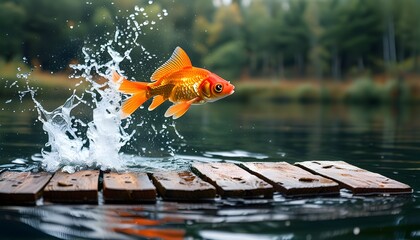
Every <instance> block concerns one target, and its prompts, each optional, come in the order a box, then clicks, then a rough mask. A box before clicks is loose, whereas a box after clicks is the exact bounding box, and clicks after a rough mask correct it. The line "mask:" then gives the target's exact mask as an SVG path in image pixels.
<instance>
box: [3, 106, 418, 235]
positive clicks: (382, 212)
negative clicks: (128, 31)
mask: <svg viewBox="0 0 420 240" xmlns="http://www.w3.org/2000/svg"><path fill="white" fill-rule="evenodd" d="M0 101H1V102H5V101H6V100H4V101H3V100H0ZM31 104H33V103H32V102H31V101H28V102H23V103H19V102H18V101H13V102H11V103H7V104H4V106H6V108H5V110H3V111H0V153H1V155H0V167H1V169H3V170H6V169H10V170H17V171H30V170H32V171H38V170H42V167H41V164H40V162H39V158H40V156H39V153H40V150H41V149H42V148H43V147H44V144H45V143H46V141H47V136H46V134H45V133H44V132H43V130H42V124H41V123H39V122H37V121H36V119H37V114H36V112H34V111H28V109H29V108H30V106H31ZM43 104H44V105H45V106H46V107H47V106H52V107H54V106H57V105H60V104H62V101H59V100H44V102H43ZM2 106H3V104H2ZM166 107H167V105H165V106H163V107H160V109H158V110H157V111H154V112H147V111H146V110H145V109H142V110H139V111H138V112H137V113H136V121H139V122H140V121H143V120H145V119H146V120H147V124H143V125H141V126H137V125H136V124H133V128H136V132H137V134H136V136H135V139H136V140H134V141H132V142H131V143H130V145H128V146H126V147H125V148H124V149H122V151H123V152H124V153H125V155H127V156H129V157H127V159H129V161H131V163H130V165H129V167H128V168H129V169H131V170H136V171H140V170H144V169H147V170H151V169H153V168H154V167H156V168H165V167H168V166H171V167H172V168H179V169H181V168H187V167H188V165H189V163H191V162H192V161H233V162H238V161H239V162H240V161H287V162H290V163H294V162H297V161H305V160H314V159H316V160H344V161H347V162H349V163H351V164H354V165H356V166H359V167H361V168H364V169H367V170H370V171H373V172H378V173H380V174H383V175H385V176H388V177H390V178H393V179H396V180H398V181H401V182H404V183H406V184H409V185H410V186H411V187H412V188H413V189H414V194H413V195H408V196H407V195H405V196H374V197H354V196H351V195H350V194H349V193H347V192H342V194H341V196H340V197H314V198H284V197H282V196H281V195H276V196H275V197H274V199H273V200H253V201H251V200H247V201H245V200H233V199H218V200H216V201H215V202H214V203H199V204H187V203H173V202H162V201H159V202H158V203H157V204H151V205H148V204H141V205H104V204H102V202H100V204H99V205H97V206H96V205H70V206H69V205H42V206H37V207H12V206H10V207H6V206H4V207H1V209H0V212H1V213H0V229H1V232H2V236H4V237H6V238H7V239H27V238H28V236H31V238H32V236H33V239H49V238H51V239H54V238H64V239H75V238H80V239H84V238H89V239H133V238H134V239H136V238H147V237H152V238H153V237H156V238H159V237H160V238H163V239H182V238H193V239H241V240H244V239H337V238H345V239H353V238H355V237H356V236H357V237H358V238H359V239H407V238H414V239H416V238H420V218H419V217H418V216H419V215H420V210H419V208H420V204H419V200H418V198H419V196H420V192H419V189H420V183H419V182H418V181H417V179H418V178H419V177H420V176H419V175H420V174H419V171H418V170H419V168H420V167H419V163H420V161H419V160H418V152H419V148H420V147H419V146H420V137H419V136H420V107H419V106H364V107H360V106H343V105H316V104H314V105H312V104H308V105H298V104H240V103H235V102H229V100H226V101H224V102H223V101H221V102H216V103H211V104H207V105H204V106H193V107H192V109H191V110H190V111H189V112H188V113H187V114H186V115H185V116H183V117H182V118H181V119H179V120H177V121H176V122H175V127H171V125H173V123H172V120H171V121H167V120H164V119H163V112H164V111H165V108H166ZM22 110H23V112H22ZM162 129H170V130H168V131H167V134H165V135H159V134H156V132H157V133H159V132H160V131H162ZM165 161H166V163H168V162H169V164H160V163H162V162H165Z"/></svg>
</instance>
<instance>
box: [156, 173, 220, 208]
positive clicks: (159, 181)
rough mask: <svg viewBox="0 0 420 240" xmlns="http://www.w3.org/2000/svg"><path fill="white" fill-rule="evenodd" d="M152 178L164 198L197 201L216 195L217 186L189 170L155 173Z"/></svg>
mask: <svg viewBox="0 0 420 240" xmlns="http://www.w3.org/2000/svg"><path fill="white" fill-rule="evenodd" d="M152 179H153V183H154V184H155V186H156V187H157V189H158V192H159V194H160V195H161V196H162V198H163V199H167V200H183V201H197V200H208V199H213V198H215V197H216V188H215V187H213V186H212V185H211V184H209V183H207V182H205V181H203V180H202V179H200V178H199V177H198V176H196V175H195V174H193V173H191V172H188V171H183V172H158V173H153V175H152Z"/></svg>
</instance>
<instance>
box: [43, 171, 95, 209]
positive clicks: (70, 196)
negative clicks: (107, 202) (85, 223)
mask: <svg viewBox="0 0 420 240" xmlns="http://www.w3.org/2000/svg"><path fill="white" fill-rule="evenodd" d="M98 178H99V171H98V170H84V171H79V172H75V173H72V174H70V173H64V172H56V173H55V174H54V176H53V178H52V179H51V180H50V182H49V183H48V184H47V186H46V187H45V189H44V200H46V201H50V202H61V203H97V201H98Z"/></svg>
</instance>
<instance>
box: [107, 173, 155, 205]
mask: <svg viewBox="0 0 420 240" xmlns="http://www.w3.org/2000/svg"><path fill="white" fill-rule="evenodd" d="M103 194H104V200H105V202H153V201H156V188H155V186H154V185H153V183H152V182H151V181H150V179H149V177H148V176H147V174H146V173H133V172H132V173H115V172H110V173H104V181H103Z"/></svg>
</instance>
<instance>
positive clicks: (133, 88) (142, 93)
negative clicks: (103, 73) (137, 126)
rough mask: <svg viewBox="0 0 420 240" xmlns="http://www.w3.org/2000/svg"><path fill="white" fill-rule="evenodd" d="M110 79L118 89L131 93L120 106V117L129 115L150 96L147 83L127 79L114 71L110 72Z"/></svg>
mask: <svg viewBox="0 0 420 240" xmlns="http://www.w3.org/2000/svg"><path fill="white" fill-rule="evenodd" d="M112 81H113V82H114V83H116V84H117V85H118V91H120V92H122V93H126V94H131V95H132V96H131V97H129V98H128V99H127V100H125V101H124V103H123V104H122V106H121V112H122V118H126V117H128V116H130V115H131V114H132V113H133V112H134V111H136V110H137V108H139V107H140V106H141V105H143V103H144V102H146V101H147V100H148V99H149V98H150V96H149V89H150V88H149V86H148V83H145V82H133V81H130V80H127V79H126V78H124V77H122V76H120V75H119V74H118V73H117V72H116V71H114V72H113V73H112Z"/></svg>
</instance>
